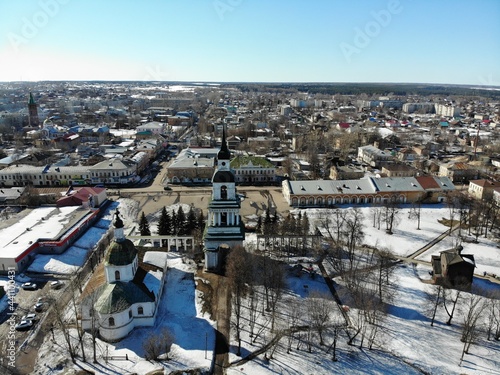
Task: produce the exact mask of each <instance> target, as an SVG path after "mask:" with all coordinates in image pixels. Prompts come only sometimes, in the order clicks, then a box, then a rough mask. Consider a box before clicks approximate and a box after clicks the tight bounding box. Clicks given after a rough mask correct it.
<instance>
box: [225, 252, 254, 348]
mask: <svg viewBox="0 0 500 375" xmlns="http://www.w3.org/2000/svg"><path fill="white" fill-rule="evenodd" d="M252 273H253V270H252V262H251V260H250V257H249V254H248V253H247V252H246V251H245V248H243V247H242V246H236V247H234V248H233V249H232V250H231V252H230V253H229V255H228V258H227V265H226V276H227V278H228V280H229V284H230V286H231V292H232V293H231V296H232V302H233V303H232V305H233V312H234V314H231V316H232V317H234V322H233V326H234V328H235V335H236V340H237V341H238V351H237V355H240V353H241V318H242V309H243V298H244V297H245V296H246V295H247V293H248V285H249V284H250V283H251V282H252Z"/></svg>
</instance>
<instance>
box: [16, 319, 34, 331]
mask: <svg viewBox="0 0 500 375" xmlns="http://www.w3.org/2000/svg"><path fill="white" fill-rule="evenodd" d="M32 326H33V322H32V321H31V320H21V321H20V322H19V323H17V324H16V325H15V327H14V328H15V329H16V331H25V330H28V329H30V328H31V327H32Z"/></svg>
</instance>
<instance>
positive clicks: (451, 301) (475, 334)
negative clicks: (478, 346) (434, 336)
mask: <svg viewBox="0 0 500 375" xmlns="http://www.w3.org/2000/svg"><path fill="white" fill-rule="evenodd" d="M467 289H468V287H467ZM428 298H429V302H431V303H430V304H429V305H430V306H432V312H431V326H434V323H435V321H436V315H437V312H438V311H440V310H441V311H444V312H445V317H446V324H447V325H451V324H452V319H453V318H454V317H455V315H456V313H457V311H458V314H459V317H460V324H461V335H460V340H461V341H462V342H463V344H464V345H463V348H462V354H461V358H460V362H462V361H463V358H464V355H465V354H469V350H470V348H471V345H472V344H474V343H477V342H478V341H479V338H480V335H481V333H483V334H485V335H486V338H487V340H488V341H489V340H496V341H498V340H500V294H499V293H498V291H493V292H491V291H485V290H482V289H480V288H477V287H476V288H474V287H473V289H472V290H471V291H470V292H469V291H466V289H465V287H461V286H458V287H455V288H451V286H450V285H448V284H446V283H442V284H439V285H435V286H433V287H432V288H431V290H430V292H429V294H428Z"/></svg>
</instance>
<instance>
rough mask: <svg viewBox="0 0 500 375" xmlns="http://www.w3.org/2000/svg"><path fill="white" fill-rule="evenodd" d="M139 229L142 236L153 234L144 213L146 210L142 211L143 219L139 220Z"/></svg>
mask: <svg viewBox="0 0 500 375" xmlns="http://www.w3.org/2000/svg"><path fill="white" fill-rule="evenodd" d="M139 231H140V232H141V236H151V231H150V230H149V222H148V219H147V218H146V215H144V211H143V212H142V215H141V219H140V220H139Z"/></svg>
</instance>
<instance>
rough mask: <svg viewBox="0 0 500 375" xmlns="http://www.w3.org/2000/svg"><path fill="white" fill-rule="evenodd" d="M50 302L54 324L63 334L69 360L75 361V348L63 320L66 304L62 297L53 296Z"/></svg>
mask: <svg viewBox="0 0 500 375" xmlns="http://www.w3.org/2000/svg"><path fill="white" fill-rule="evenodd" d="M50 304H51V305H52V308H53V311H54V321H55V326H56V327H57V328H59V329H60V330H61V332H62V334H63V337H64V341H65V342H66V345H67V348H68V353H69V356H70V358H71V361H72V362H73V363H76V350H75V347H74V346H73V343H72V337H71V334H70V329H69V327H68V324H67V323H66V320H65V313H66V304H65V303H64V301H63V300H62V299H55V298H54V299H51V300H50Z"/></svg>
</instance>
